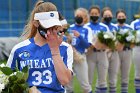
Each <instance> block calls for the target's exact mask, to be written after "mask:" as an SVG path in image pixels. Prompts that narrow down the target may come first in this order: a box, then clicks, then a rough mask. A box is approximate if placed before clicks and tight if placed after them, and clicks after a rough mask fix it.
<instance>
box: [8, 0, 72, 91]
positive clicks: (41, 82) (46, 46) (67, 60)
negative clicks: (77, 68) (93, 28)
mask: <svg viewBox="0 0 140 93" xmlns="http://www.w3.org/2000/svg"><path fill="white" fill-rule="evenodd" d="M60 27H61V22H60V21H59V15H58V12H57V8H56V6H55V5H54V4H52V3H50V2H43V1H38V2H37V3H36V6H35V8H34V10H33V11H32V14H31V16H30V20H29V22H28V24H27V26H26V28H25V31H26V35H25V36H27V37H26V38H27V39H26V40H25V41H23V42H21V43H19V44H17V45H16V46H15V47H14V48H13V49H12V51H11V54H10V57H9V59H8V62H7V66H9V67H11V68H12V69H15V67H18V68H19V70H22V68H23V67H25V66H26V65H29V77H28V80H27V82H28V84H29V86H30V87H32V86H36V87H37V89H38V90H39V91H40V92H41V93H64V87H63V86H64V85H66V84H68V83H69V81H70V80H71V78H72V63H73V50H72V47H71V45H69V44H67V43H65V42H62V35H63V34H62V35H61V36H58V35H57V33H58V31H59V28H60Z"/></svg>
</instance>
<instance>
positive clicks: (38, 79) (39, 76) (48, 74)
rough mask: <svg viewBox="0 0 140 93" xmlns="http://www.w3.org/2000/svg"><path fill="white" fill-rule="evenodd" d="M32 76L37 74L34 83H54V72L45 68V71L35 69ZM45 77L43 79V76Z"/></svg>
mask: <svg viewBox="0 0 140 93" xmlns="http://www.w3.org/2000/svg"><path fill="white" fill-rule="evenodd" d="M32 76H35V80H36V81H33V82H32V84H34V85H40V84H41V83H43V84H51V83H52V73H51V72H50V71H49V70H45V71H44V72H43V73H41V72H39V71H34V72H33V73H32ZM44 76H45V79H42V77H43V78H44Z"/></svg>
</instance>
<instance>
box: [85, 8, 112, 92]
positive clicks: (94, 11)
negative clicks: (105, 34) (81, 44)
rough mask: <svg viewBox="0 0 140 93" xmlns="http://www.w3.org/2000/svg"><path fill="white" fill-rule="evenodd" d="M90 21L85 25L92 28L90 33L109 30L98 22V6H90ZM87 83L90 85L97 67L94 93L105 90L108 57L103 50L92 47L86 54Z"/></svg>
mask: <svg viewBox="0 0 140 93" xmlns="http://www.w3.org/2000/svg"><path fill="white" fill-rule="evenodd" d="M89 15H90V22H89V23H87V24H86V26H88V27H90V28H91V29H92V35H95V34H97V33H98V32H100V31H109V28H108V27H107V26H106V25H105V24H103V23H100V22H98V19H99V16H100V9H99V7H98V6H92V7H91V8H90V10H89ZM87 63H88V68H89V71H88V74H89V83H90V85H92V80H93V73H94V72H95V67H97V74H98V80H97V85H96V93H106V92H107V80H106V78H107V72H108V58H107V54H106V52H105V50H102V49H96V48H94V49H93V50H91V53H89V54H88V55H87Z"/></svg>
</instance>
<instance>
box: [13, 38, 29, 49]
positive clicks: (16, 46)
mask: <svg viewBox="0 0 140 93" xmlns="http://www.w3.org/2000/svg"><path fill="white" fill-rule="evenodd" d="M30 43H31V42H30V40H29V39H27V40H24V41H22V42H20V43H18V44H16V45H15V46H14V47H13V49H12V51H16V50H17V49H19V48H22V47H24V46H27V45H29V44H30Z"/></svg>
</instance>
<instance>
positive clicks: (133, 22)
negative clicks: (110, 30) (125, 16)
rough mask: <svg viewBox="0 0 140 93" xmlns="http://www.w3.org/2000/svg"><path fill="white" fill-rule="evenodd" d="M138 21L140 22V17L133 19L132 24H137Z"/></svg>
mask: <svg viewBox="0 0 140 93" xmlns="http://www.w3.org/2000/svg"><path fill="white" fill-rule="evenodd" d="M137 22H140V19H136V20H134V21H132V22H131V24H135V23H137Z"/></svg>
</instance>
